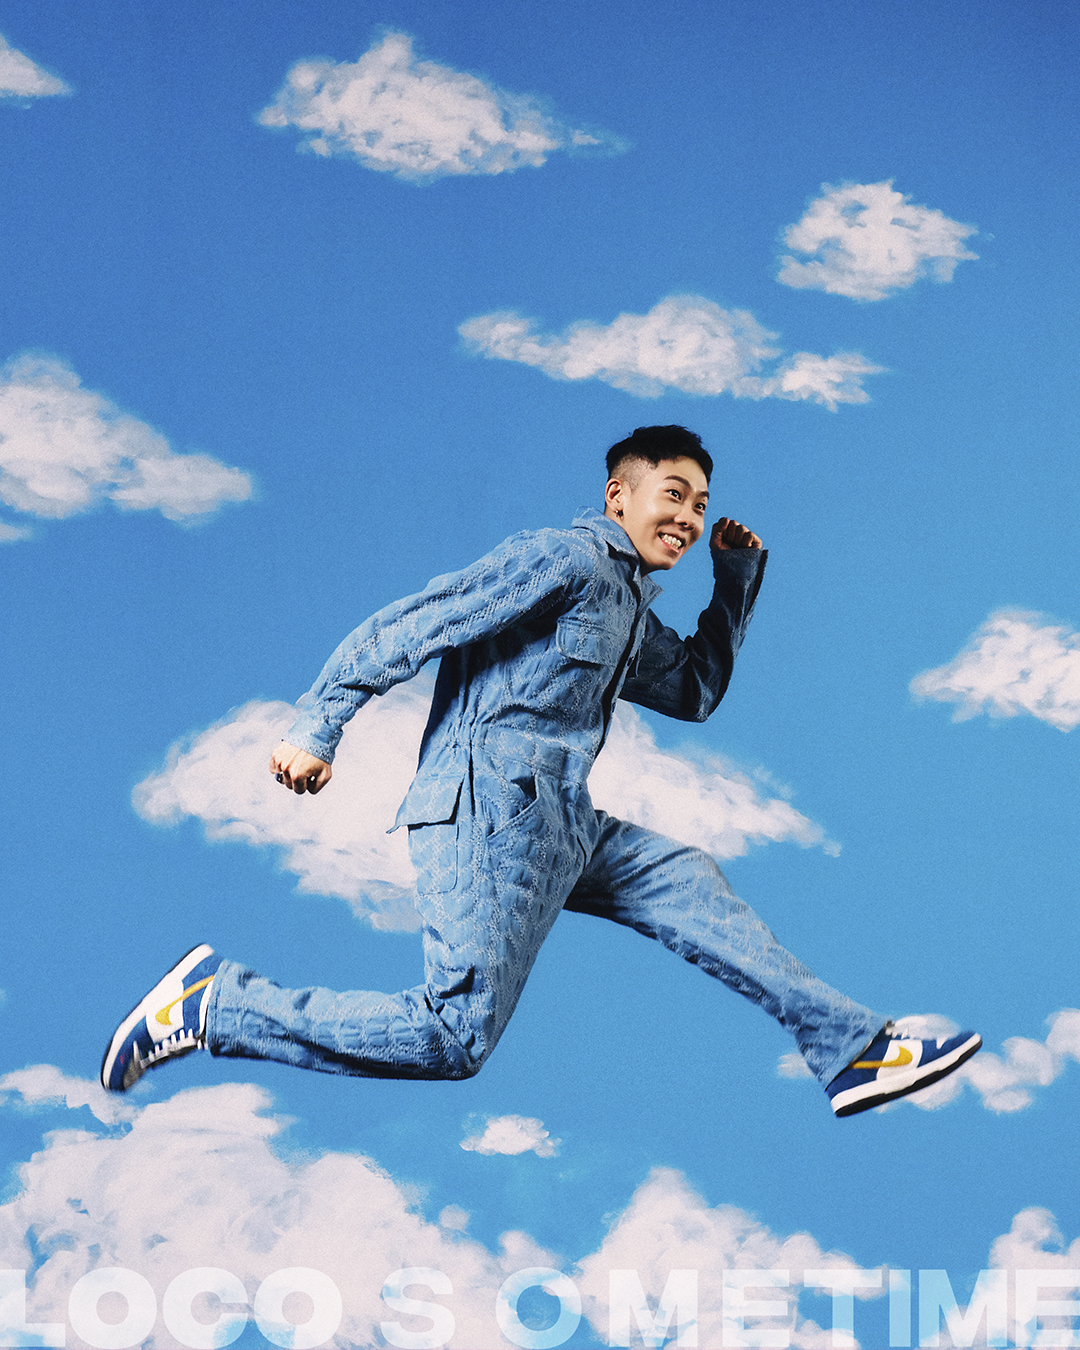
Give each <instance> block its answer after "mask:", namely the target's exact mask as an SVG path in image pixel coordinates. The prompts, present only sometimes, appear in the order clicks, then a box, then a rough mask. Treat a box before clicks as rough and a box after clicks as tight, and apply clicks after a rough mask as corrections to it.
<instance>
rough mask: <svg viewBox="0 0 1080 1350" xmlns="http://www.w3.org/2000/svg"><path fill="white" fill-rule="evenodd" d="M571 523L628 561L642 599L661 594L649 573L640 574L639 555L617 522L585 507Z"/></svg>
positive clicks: (660, 589)
mask: <svg viewBox="0 0 1080 1350" xmlns="http://www.w3.org/2000/svg"><path fill="white" fill-rule="evenodd" d="M573 523H574V525H575V526H576V527H578V528H581V529H585V530H592V531H593V533H594V534H598V535H599V536H600V538H601V539H603V541H604V542H605V543H606V544H609V545H610V546H611V547H612V548H613V549H614V550H615V552H616V553H622V554H623V555H624V556H625V557H627V558H628V559H629V560H630V562H631V563H632V564H633V566H634V570H635V572H636V573H637V575H638V584H639V585H640V587H641V593H642V598H643V599H645V600H646V601H650V600H653V599H655V597H656V596H658V595H659V594H660V593H661V591H662V590H663V587H662V586H659V585H658V584H657V583H656V582H655V581H654V580H653V579H652V577H651V575H650V574H649V573H647V572H642V570H641V555H640V554H639V553H638V551H637V549H636V548H635V547H634V545H633V544H632V543H631V541H630V536H629V535H628V534H627V533H626V531H625V530H624V529H623V527H622V526H621V525H620V524H619V522H618V521H617V520H612V519H611V517H610V516H605V515H604V513H603V512H602V511H597V510H596V508H595V507H592V506H586V507H584V508H583V509H582V510H581V511H579V512H578V514H577V516H576V517H575V518H574V522H573Z"/></svg>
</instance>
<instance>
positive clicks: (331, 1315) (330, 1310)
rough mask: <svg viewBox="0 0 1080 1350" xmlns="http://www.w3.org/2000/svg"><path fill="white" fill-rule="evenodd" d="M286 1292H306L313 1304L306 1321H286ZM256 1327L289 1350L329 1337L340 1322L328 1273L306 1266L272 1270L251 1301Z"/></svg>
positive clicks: (320, 1342)
mask: <svg viewBox="0 0 1080 1350" xmlns="http://www.w3.org/2000/svg"><path fill="white" fill-rule="evenodd" d="M290 1294H307V1296H308V1298H310V1299H311V1301H312V1303H313V1304H314V1305H315V1309H314V1311H313V1312H312V1314H311V1317H310V1318H309V1319H308V1321H306V1322H297V1323H293V1322H288V1321H286V1319H285V1313H284V1304H285V1300H286V1299H287V1298H288V1297H289V1295H290ZM254 1311H255V1321H256V1322H258V1324H259V1330H260V1331H261V1332H262V1334H263V1335H264V1336H265V1337H266V1339H267V1340H268V1341H271V1342H273V1344H274V1345H281V1346H286V1347H289V1346H291V1347H292V1350H314V1347H315V1346H317V1345H323V1344H324V1343H325V1342H326V1341H328V1340H329V1339H330V1337H331V1336H333V1334H334V1332H335V1331H337V1329H338V1327H339V1326H340V1325H341V1294H340V1293H339V1292H338V1287H337V1285H336V1284H335V1283H334V1281H333V1280H332V1279H331V1278H330V1276H329V1275H324V1274H323V1273H322V1271H321V1270H312V1269H311V1267H310V1266H289V1268H288V1269H287V1270H275V1271H274V1273H273V1275H268V1276H267V1277H266V1279H265V1280H263V1282H262V1284H260V1285H259V1288H258V1292H257V1293H256V1295H255V1303H254Z"/></svg>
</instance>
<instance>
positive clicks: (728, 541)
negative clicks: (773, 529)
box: [709, 516, 761, 549]
mask: <svg viewBox="0 0 1080 1350" xmlns="http://www.w3.org/2000/svg"><path fill="white" fill-rule="evenodd" d="M709 546H710V548H721V549H722V548H760V547H761V540H760V539H759V538H758V536H757V535H756V534H754V532H753V530H748V529H747V528H746V526H745V525H740V524H739V522H738V521H737V520H729V519H728V517H727V516H722V517H721V518H720V519H719V520H718V521H717V522H716V524H715V525H714V526H713V532H712V538H711V539H710V540H709Z"/></svg>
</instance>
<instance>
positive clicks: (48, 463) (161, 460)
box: [0, 354, 251, 539]
mask: <svg viewBox="0 0 1080 1350" xmlns="http://www.w3.org/2000/svg"><path fill="white" fill-rule="evenodd" d="M250 496H251V480H250V479H249V478H248V476H247V475H246V474H244V473H241V471H240V470H239V469H230V468H228V467H227V466H226V465H224V464H220V463H219V462H218V461H217V460H215V459H211V458H210V457H209V456H208V455H178V454H176V453H175V452H174V451H173V450H171V449H170V447H169V443H168V442H167V441H166V440H165V438H164V437H163V436H161V435H160V434H159V433H158V432H156V431H154V429H153V428H152V427H149V426H147V425H146V423H145V422H140V421H138V420H137V419H136V418H134V417H131V416H129V415H128V414H127V413H124V412H121V411H120V409H119V408H117V407H116V405H115V404H113V403H111V402H110V401H109V400H108V399H107V398H105V397H104V395H102V394H95V393H93V392H92V391H91V390H89V389H84V388H82V386H81V385H80V383H79V377H78V376H77V375H76V374H75V372H74V371H73V370H72V369H71V368H70V366H68V365H66V364H65V363H64V362H63V361H59V360H57V359H55V358H53V357H42V356H34V355H30V354H26V355H23V356H19V357H16V358H14V359H13V360H11V361H9V362H8V363H7V365H6V366H4V367H3V369H2V370H0V502H3V503H5V504H6V505H7V506H10V507H13V508H14V509H15V510H17V511H24V512H26V513H27V514H28V515H35V516H41V517H45V518H48V519H52V520H62V519H64V518H65V517H67V516H73V515H78V514H79V513H81V512H83V511H89V510H90V509H91V508H92V507H94V506H96V505H97V504H98V503H99V502H100V501H102V500H105V499H107V500H110V501H112V502H115V503H116V505H117V506H119V507H121V508H122V509H123V510H128V511H148V510H157V511H160V512H161V514H162V515H163V516H165V517H166V518H167V519H169V520H174V521H178V522H182V523H188V522H191V521H193V520H195V519H196V518H198V517H205V516H207V515H208V514H209V513H210V512H213V511H216V510H217V508H218V507H219V506H221V504H222V503H223V502H229V501H235V502H242V501H246V500H247V499H248V497H250ZM18 528H19V527H11V526H6V527H4V529H3V531H2V532H0V538H8V539H11V538H15V537H16V535H13V534H12V533H11V531H12V529H16V530H18ZM25 534H26V531H22V535H23V537H25Z"/></svg>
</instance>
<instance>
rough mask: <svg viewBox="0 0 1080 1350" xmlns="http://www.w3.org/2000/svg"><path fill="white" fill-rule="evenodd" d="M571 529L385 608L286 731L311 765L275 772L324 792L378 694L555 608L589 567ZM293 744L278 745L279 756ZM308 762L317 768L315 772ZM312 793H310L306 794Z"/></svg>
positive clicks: (526, 543) (515, 547)
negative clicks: (353, 726) (340, 747)
mask: <svg viewBox="0 0 1080 1350" xmlns="http://www.w3.org/2000/svg"><path fill="white" fill-rule="evenodd" d="M580 566H581V564H580V561H579V557H578V554H577V552H576V551H575V550H574V549H572V548H571V547H570V542H569V540H568V538H567V532H566V531H562V530H544V531H540V532H538V533H529V534H518V535H513V536H512V537H511V538H510V539H507V540H506V541H505V543H503V544H500V545H499V547H498V548H496V549H494V550H493V551H492V552H491V553H488V554H486V555H485V556H484V557H483V558H481V559H479V561H478V562H475V563H473V564H472V565H471V566H470V567H467V568H464V569H463V570H462V571H460V572H451V573H449V574H447V575H446V576H440V577H435V578H434V580H432V581H430V582H429V583H428V585H427V586H426V587H425V588H424V590H423V591H421V592H419V594H417V595H411V596H408V597H407V598H406V599H404V600H398V601H396V602H395V603H394V604H392V605H388V606H387V607H386V608H385V609H382V610H380V611H379V612H378V613H377V614H375V615H373V616H372V617H371V618H370V619H368V620H366V622H364V623H362V624H361V625H360V627H359V628H357V629H356V630H355V631H354V632H352V633H350V634H349V636H348V637H347V638H346V639H345V641H344V642H342V643H341V644H340V646H339V647H338V648H337V650H336V651H335V652H334V653H333V655H332V656H331V657H330V660H329V661H328V662H327V663H326V665H325V666H324V667H323V670H322V673H321V674H320V676H319V678H318V680H316V682H315V684H314V685H313V686H312V688H311V689H310V690H309V691H308V693H306V694H305V695H304V697H303V698H302V699H301V700H300V702H299V705H298V706H299V708H300V715H299V716H298V717H297V719H296V721H295V722H294V723H293V725H292V726H291V727H290V728H289V730H288V731H287V732H286V734H285V742H286V745H287V746H288V748H289V750H291V751H293V752H302V753H303V754H305V755H306V756H307V760H302V759H298V760H296V762H295V763H293V762H292V761H291V759H290V761H289V763H288V764H287V765H286V764H284V763H282V762H280V760H279V761H278V762H277V763H276V765H275V767H274V772H275V773H280V774H282V777H283V781H285V775H286V769H287V770H288V779H289V780H291V782H292V784H293V790H294V791H303V790H305V789H304V788H303V786H301V787H297V786H296V784H297V782H299V783H301V784H303V783H304V782H305V781H306V780H305V778H304V776H303V775H304V770H305V767H307V769H308V776H309V777H310V776H311V775H312V774H315V775H316V776H318V775H319V774H320V773H322V770H323V769H326V770H327V772H326V774H325V778H324V779H323V781H322V782H318V783H317V785H316V787H315V791H318V790H319V788H320V787H321V786H323V782H325V781H327V780H328V779H329V772H328V770H329V766H330V764H331V763H332V762H333V758H334V751H335V749H336V747H337V743H338V741H339V740H340V739H341V732H342V728H343V727H344V725H345V723H346V722H347V721H348V720H349V719H350V718H351V717H352V716H353V715H354V714H355V713H356V712H357V711H358V710H359V709H360V708H362V707H363V705H364V704H365V703H366V702H367V701H368V699H370V698H371V697H372V695H373V694H383V693H385V692H386V691H387V690H388V689H390V688H391V687H392V686H393V685H395V684H400V683H401V682H402V681H404V680H409V679H412V677H413V676H414V675H415V674H416V673H417V672H418V671H419V670H420V668H421V666H423V665H424V664H425V663H426V662H427V661H430V660H431V659H433V658H434V657H439V656H442V655H443V654H444V653H446V652H447V651H450V650H451V649H453V648H455V647H464V646H468V645H469V644H470V643H473V642H478V641H480V640H481V639H483V638H486V637H492V636H494V635H495V634H496V633H499V632H501V631H502V630H503V629H505V628H509V627H510V626H511V625H512V624H513V623H515V622H517V621H518V620H519V619H521V618H522V617H524V616H525V615H526V614H529V613H536V612H541V611H542V610H543V609H546V608H547V607H548V606H549V605H551V604H554V603H556V601H557V600H558V598H559V596H560V594H562V593H563V592H564V591H566V590H567V588H568V587H571V586H573V584H574V578H575V576H576V574H577V572H578V570H579V569H580ZM286 745H282V746H281V747H279V754H280V753H282V752H285V749H286ZM308 760H315V761H317V762H318V766H317V767H316V768H311V766H310V765H309V764H308ZM307 790H309V791H310V790H311V789H307Z"/></svg>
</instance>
